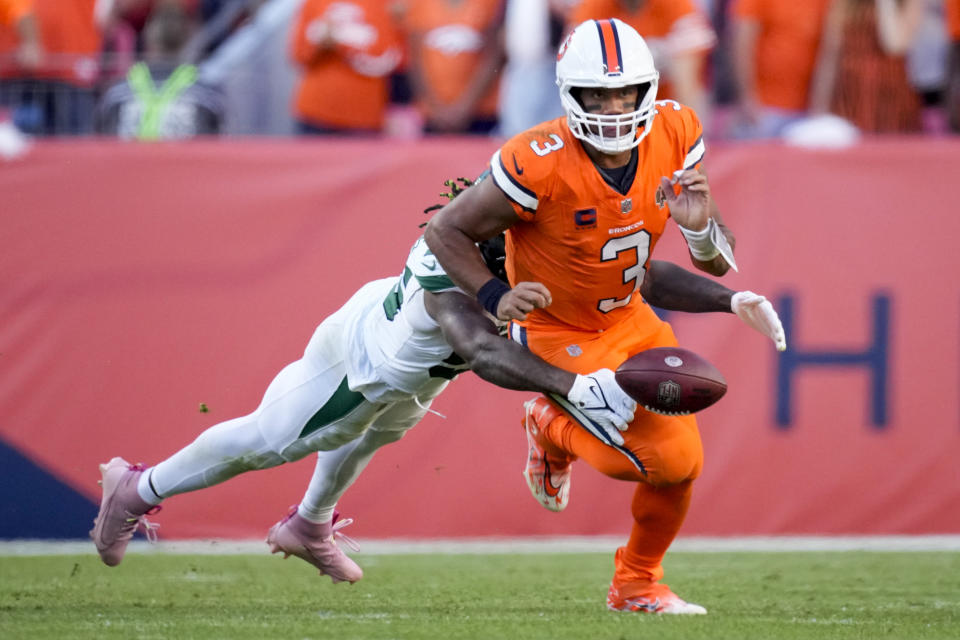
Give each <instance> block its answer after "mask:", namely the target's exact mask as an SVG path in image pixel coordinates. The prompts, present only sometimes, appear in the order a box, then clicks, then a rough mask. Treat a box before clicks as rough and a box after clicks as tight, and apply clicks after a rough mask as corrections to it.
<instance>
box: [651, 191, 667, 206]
mask: <svg viewBox="0 0 960 640" xmlns="http://www.w3.org/2000/svg"><path fill="white" fill-rule="evenodd" d="M653 201H654V202H656V203H657V209H663V205H665V204H667V194H665V193H664V192H663V187H657V193H656V194H655V195H654V196H653Z"/></svg>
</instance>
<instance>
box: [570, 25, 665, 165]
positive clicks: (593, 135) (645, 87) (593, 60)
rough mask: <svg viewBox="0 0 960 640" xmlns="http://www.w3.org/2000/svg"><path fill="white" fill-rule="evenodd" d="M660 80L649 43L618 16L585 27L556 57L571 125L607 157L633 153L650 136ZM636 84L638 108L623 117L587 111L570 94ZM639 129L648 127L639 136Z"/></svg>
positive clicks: (577, 135)
mask: <svg viewBox="0 0 960 640" xmlns="http://www.w3.org/2000/svg"><path fill="white" fill-rule="evenodd" d="M659 79H660V74H659V73H658V72H657V70H656V68H655V67H654V66H653V56H652V55H651V54H650V49H649V48H647V43H646V42H644V41H643V38H641V37H640V34H639V33H637V32H636V31H635V30H634V29H633V28H632V27H630V26H629V25H627V24H625V23H624V22H621V21H620V20H617V19H616V18H609V19H606V20H587V21H586V22H583V23H581V24H580V25H578V26H577V28H576V29H574V30H573V31H572V32H570V35H569V36H567V39H566V40H565V41H564V43H563V44H562V45H560V50H559V52H558V53H557V86H558V87H560V101H561V102H562V103H563V109H564V111H566V112H567V125H568V126H569V127H570V131H571V132H572V133H573V135H574V136H576V137H577V138H579V139H580V140H583V141H585V142H587V143H589V144H591V145H593V146H594V147H596V148H597V149H599V150H600V151H603V152H605V153H618V152H621V151H626V150H628V149H632V148H633V147H635V146H637V145H638V144H640V141H641V140H643V138H644V137H645V136H646V135H647V134H648V133H649V132H650V123H651V122H652V121H653V116H654V114H655V113H656V111H655V108H656V104H655V102H656V100H657V84H658V82H659ZM632 85H639V87H640V95H639V97H638V99H637V106H636V109H635V110H634V111H632V112H629V113H624V114H622V115H600V114H594V113H587V112H586V111H584V109H583V105H581V104H580V101H579V100H578V99H577V97H576V95H575V93H571V91H575V90H576V89H579V88H582V87H603V88H609V89H616V88H620V87H629V86H632ZM639 127H642V128H643V129H642V131H640V132H639V133H637V129H638V128H639ZM604 129H606V133H605V132H604Z"/></svg>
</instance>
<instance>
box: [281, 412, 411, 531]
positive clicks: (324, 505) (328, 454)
mask: <svg viewBox="0 0 960 640" xmlns="http://www.w3.org/2000/svg"><path fill="white" fill-rule="evenodd" d="M404 433H405V430H397V431H393V430H391V431H379V430H377V429H376V428H375V427H371V428H369V429H367V430H366V431H365V432H364V434H363V435H362V436H360V437H359V438H357V439H356V440H352V441H350V442H348V443H347V444H345V445H343V446H341V447H339V448H338V449H334V450H333V451H318V452H317V466H316V467H315V468H314V471H313V477H311V478H310V484H309V486H307V492H306V494H304V496H303V500H302V501H301V502H300V506H299V507H297V513H299V514H300V516H301V517H302V518H304V519H305V520H309V521H310V522H317V523H323V522H329V521H330V520H331V519H333V509H334V507H335V506H336V504H337V501H338V500H339V499H340V497H341V496H342V495H343V494H344V492H345V491H346V490H347V489H348V488H349V487H350V485H352V484H353V482H354V480H356V479H357V477H358V476H359V475H360V473H361V472H362V471H363V470H364V468H366V466H367V463H368V462H370V459H371V458H373V454H374V453H376V452H377V449H379V448H380V447H382V446H384V445H386V444H390V443H391V442H396V441H397V440H399V439H400V438H401V437H402V436H403V434H404Z"/></svg>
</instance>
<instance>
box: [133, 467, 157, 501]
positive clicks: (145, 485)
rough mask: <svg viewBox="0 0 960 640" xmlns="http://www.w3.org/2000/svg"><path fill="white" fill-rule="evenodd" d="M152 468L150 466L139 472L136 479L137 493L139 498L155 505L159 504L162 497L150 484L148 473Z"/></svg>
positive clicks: (151, 471)
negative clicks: (138, 476)
mask: <svg viewBox="0 0 960 640" xmlns="http://www.w3.org/2000/svg"><path fill="white" fill-rule="evenodd" d="M153 469H154V467H150V468H149V469H147V470H146V471H144V472H143V473H141V474H140V479H139V480H137V493H138V494H140V499H141V500H143V501H144V502H146V503H147V504H154V505H156V504H160V503H161V502H162V501H163V498H161V497H160V496H158V495H157V493H156V492H155V491H154V490H153V487H151V486H150V475H151V474H152V473H153Z"/></svg>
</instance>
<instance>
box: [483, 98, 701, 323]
mask: <svg viewBox="0 0 960 640" xmlns="http://www.w3.org/2000/svg"><path fill="white" fill-rule="evenodd" d="M649 126H650V127H651V130H650V133H649V135H647V136H645V137H644V139H643V140H642V141H641V143H640V145H639V146H638V147H637V163H636V164H637V167H636V173H635V175H633V180H632V183H630V177H631V175H632V174H631V175H627V176H626V177H625V181H624V182H621V183H620V184H621V185H629V187H628V188H626V190H625V192H624V193H621V192H620V190H618V188H615V187H614V186H611V184H609V183H608V182H607V181H606V180H605V178H604V176H603V175H602V174H601V172H600V170H599V169H598V168H597V167H596V166H595V165H594V164H593V162H592V161H591V160H590V158H589V157H588V156H587V154H586V152H585V151H584V149H583V147H582V146H581V143H580V141H578V140H577V139H576V138H574V137H573V134H572V133H570V130H569V128H568V127H567V124H566V120H565V119H564V118H558V119H556V120H551V121H549V122H545V123H543V124H540V125H538V126H536V127H533V128H532V129H528V130H527V131H525V132H523V133H521V134H518V135H517V136H514V137H513V138H511V139H510V140H509V141H507V143H506V144H504V145H503V146H502V147H500V149H499V150H498V151H497V152H496V153H494V154H493V158H492V159H491V161H490V171H491V175H492V177H493V180H494V182H495V184H496V185H497V186H498V187H500V189H501V190H502V191H503V192H504V193H505V194H506V196H507V197H508V198H509V199H510V201H511V202H512V204H513V207H514V210H515V211H516V212H517V215H519V216H520V218H521V219H522V221H521V222H519V223H517V224H515V225H514V226H513V227H511V228H510V229H509V231H508V232H507V274H508V275H509V277H510V282H511V283H514V284H516V283H517V282H523V281H536V282H542V283H543V284H545V285H546V286H547V288H548V289H550V293H551V294H552V296H553V304H551V305H550V306H549V307H547V308H546V309H537V310H535V311H533V312H532V313H531V314H529V316H528V319H527V321H526V322H524V323H521V324H524V325H526V326H529V327H535V326H539V325H547V327H550V326H558V325H559V326H562V327H563V328H568V329H583V330H588V331H597V330H602V329H606V328H608V327H611V326H613V325H614V324H616V323H617V322H619V321H620V320H621V319H623V318H625V317H627V315H629V314H632V313H637V312H645V313H649V315H650V316H651V319H655V315H654V314H653V311H652V310H651V309H650V308H649V306H648V305H646V303H644V302H643V301H642V300H641V299H640V296H639V294H638V293H637V292H638V290H639V288H640V283H641V282H642V281H643V275H644V272H645V269H646V266H647V262H648V260H649V259H650V254H651V253H652V252H653V248H654V246H655V245H656V243H657V240H658V239H659V238H660V235H661V234H662V233H663V230H664V227H665V225H666V222H667V218H668V217H669V215H670V211H669V209H668V208H667V207H666V206H665V205H664V202H663V197H662V194H661V195H658V189H659V188H660V178H661V177H662V176H666V177H668V178H671V177H672V176H673V173H674V172H675V171H678V170H681V169H689V168H693V167H698V166H699V164H700V162H701V160H702V159H703V155H704V145H703V138H702V133H703V129H702V127H701V125H700V121H699V120H698V118H697V116H696V114H695V113H694V112H693V111H692V110H691V109H689V108H687V107H685V106H683V105H680V104H678V103H677V102H674V101H672V100H661V101H658V102H657V114H656V116H655V117H654V118H653V121H652V122H651V123H650V125H649ZM631 166H632V163H631Z"/></svg>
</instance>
